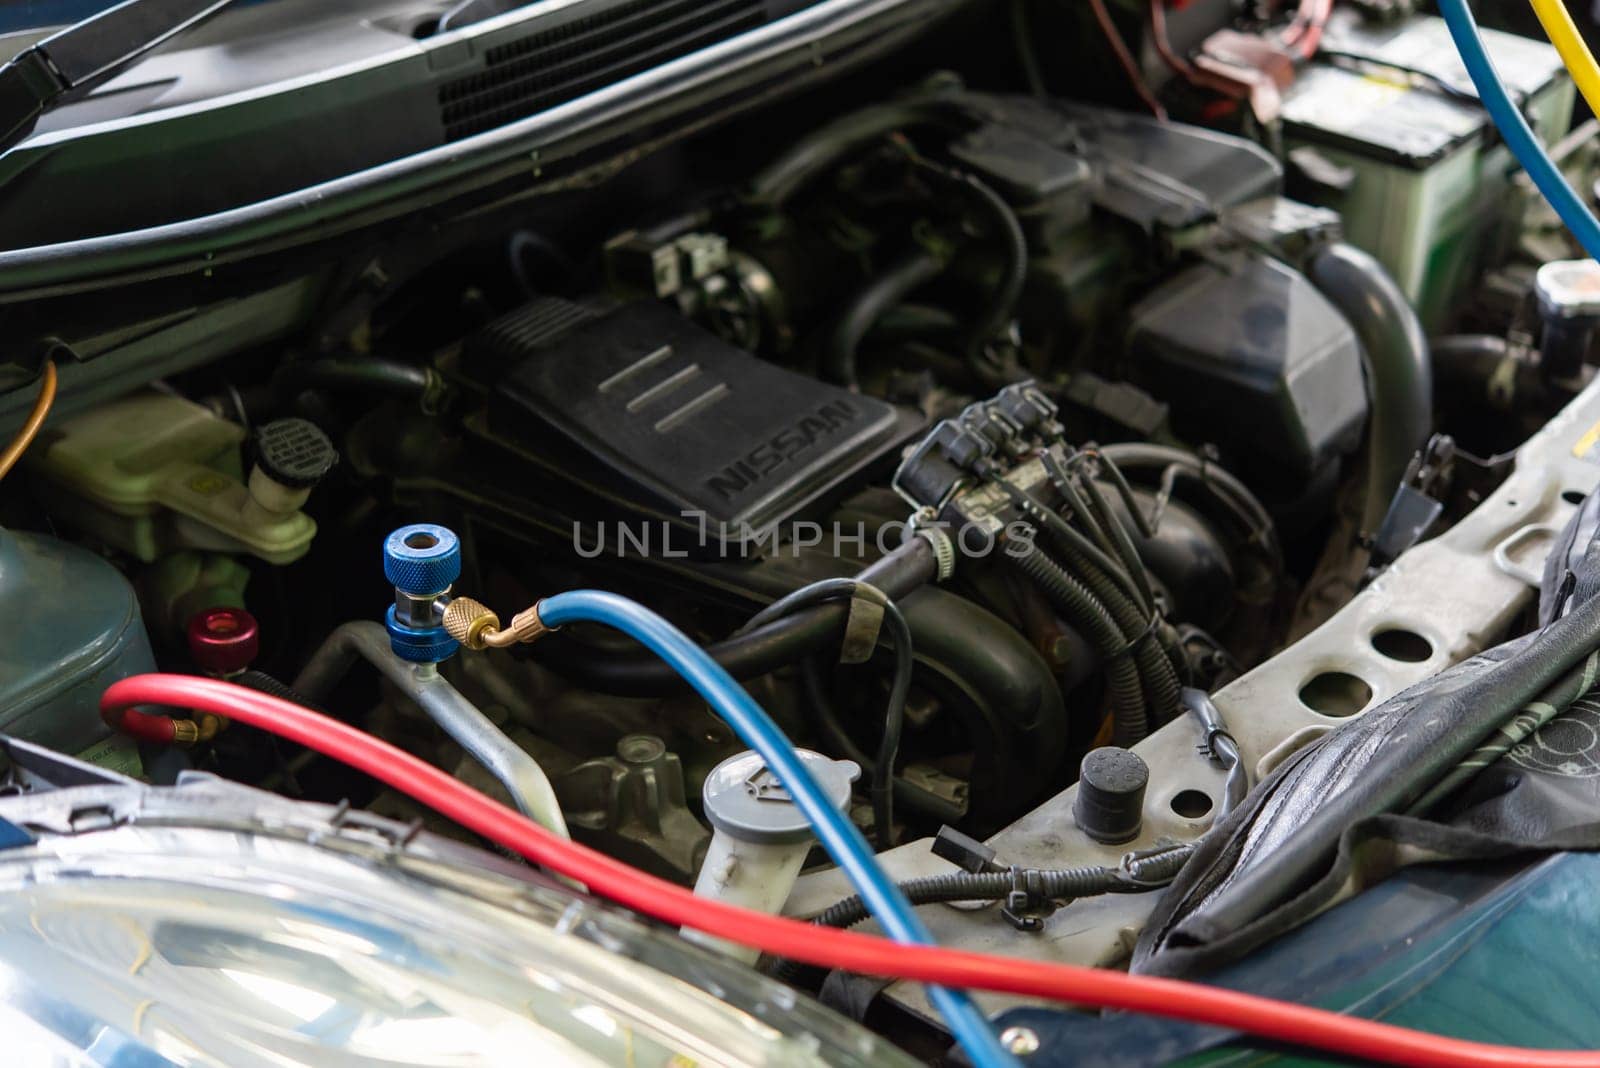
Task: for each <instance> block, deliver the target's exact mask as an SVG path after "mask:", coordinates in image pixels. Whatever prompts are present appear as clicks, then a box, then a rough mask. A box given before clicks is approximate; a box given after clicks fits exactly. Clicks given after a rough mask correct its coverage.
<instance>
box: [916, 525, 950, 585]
mask: <svg viewBox="0 0 1600 1068" xmlns="http://www.w3.org/2000/svg"><path fill="white" fill-rule="evenodd" d="M906 522H907V524H908V525H909V526H910V527H911V536H912V537H915V538H921V539H922V540H923V541H925V542H927V543H928V547H929V548H931V549H932V550H933V563H934V576H933V577H934V581H935V582H944V581H946V580H947V579H949V578H950V576H951V575H954V574H955V573H956V543H955V539H954V538H952V537H950V534H949V532H947V531H946V530H945V529H944V527H942V526H940V525H939V523H938V518H937V513H936V512H935V511H934V510H933V509H932V508H918V509H917V510H916V511H915V512H912V513H911V518H910V519H908V520H907V521H906Z"/></svg>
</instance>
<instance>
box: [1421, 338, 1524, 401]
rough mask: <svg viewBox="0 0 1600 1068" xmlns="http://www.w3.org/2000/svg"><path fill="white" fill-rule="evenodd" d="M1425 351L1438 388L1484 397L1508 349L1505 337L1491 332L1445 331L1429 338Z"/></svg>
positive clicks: (1503, 361)
mask: <svg viewBox="0 0 1600 1068" xmlns="http://www.w3.org/2000/svg"><path fill="white" fill-rule="evenodd" d="M1428 351H1429V352H1430V353H1431V354H1432V357H1433V373H1434V374H1435V375H1437V376H1438V384H1439V386H1440V387H1441V388H1443V387H1450V388H1452V389H1460V390H1466V391H1469V392H1473V393H1476V394H1478V395H1480V396H1484V395H1487V394H1488V391H1489V383H1490V382H1491V381H1492V380H1493V379H1494V377H1495V375H1496V374H1498V373H1500V368H1501V367H1502V366H1504V364H1505V362H1506V359H1507V356H1508V351H1509V350H1508V346H1507V345H1506V339H1505V338H1503V337H1496V336H1495V335H1493V334H1449V335H1446V336H1444V337H1436V338H1434V339H1432V340H1431V341H1429V342H1428ZM1513 384H1515V383H1513Z"/></svg>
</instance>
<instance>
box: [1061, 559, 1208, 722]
mask: <svg viewBox="0 0 1600 1068" xmlns="http://www.w3.org/2000/svg"><path fill="white" fill-rule="evenodd" d="M1065 556H1066V559H1067V563H1068V564H1069V565H1070V566H1071V568H1072V571H1073V573H1074V574H1075V575H1076V577H1077V578H1078V579H1080V580H1081V581H1082V582H1083V584H1084V585H1085V586H1087V587H1088V589H1089V592H1090V593H1092V594H1094V596H1095V597H1096V599H1098V600H1099V601H1100V603H1101V604H1103V605H1105V608H1106V611H1107V612H1109V613H1110V614H1111V618H1112V620H1113V621H1114V622H1115V623H1116V625H1117V628H1118V629H1119V630H1120V631H1121V632H1122V638H1123V641H1124V642H1126V643H1127V647H1128V648H1130V649H1131V650H1132V655H1133V663H1134V667H1135V668H1137V669H1138V672H1139V682H1140V685H1141V686H1142V687H1143V689H1144V695H1145V698H1146V711H1147V712H1148V713H1152V714H1154V716H1155V718H1156V722H1158V723H1165V722H1166V721H1167V720H1169V719H1171V718H1172V717H1173V716H1175V715H1177V714H1178V691H1179V690H1180V689H1181V688H1182V683H1181V682H1180V681H1179V680H1178V671H1177V668H1176V666H1175V665H1176V664H1178V663H1181V662H1182V660H1181V658H1180V657H1178V656H1175V655H1174V654H1173V653H1172V652H1171V651H1169V650H1168V649H1167V648H1166V646H1165V644H1164V640H1165V639H1167V638H1168V637H1169V636H1170V632H1169V631H1166V630H1164V629H1163V627H1162V620H1161V619H1160V618H1158V617H1155V616H1151V615H1147V614H1146V613H1144V612H1143V611H1141V610H1140V609H1139V606H1138V605H1137V604H1136V603H1135V602H1134V601H1133V600H1132V599H1131V598H1130V597H1128V596H1127V594H1126V593H1124V592H1123V591H1122V590H1121V589H1119V588H1118V587H1117V584H1116V583H1115V582H1113V581H1112V579H1111V577H1110V576H1109V575H1107V574H1106V573H1105V572H1103V571H1101V570H1100V569H1099V568H1098V567H1096V566H1095V565H1094V564H1093V563H1092V562H1091V561H1088V560H1085V559H1082V558H1080V557H1078V556H1076V554H1075V553H1074V552H1073V551H1072V550H1070V549H1068V550H1066V551H1065Z"/></svg>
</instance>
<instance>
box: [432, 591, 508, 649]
mask: <svg viewBox="0 0 1600 1068" xmlns="http://www.w3.org/2000/svg"><path fill="white" fill-rule="evenodd" d="M444 629H445V633H446V634H448V635H450V637H452V638H454V639H455V640H456V641H458V642H460V643H461V644H462V645H465V646H466V647H467V648H468V649H483V648H485V647H486V646H487V644H488V643H487V642H486V640H485V639H486V637H487V636H488V635H490V634H494V633H495V632H497V631H499V629H500V617H499V616H497V615H495V614H494V611H493V610H492V609H490V608H489V606H488V605H485V604H483V603H481V602H479V601H474V600H473V599H472V598H471V597H456V598H454V599H452V600H451V602H450V603H449V604H448V605H446V606H445V609H444Z"/></svg>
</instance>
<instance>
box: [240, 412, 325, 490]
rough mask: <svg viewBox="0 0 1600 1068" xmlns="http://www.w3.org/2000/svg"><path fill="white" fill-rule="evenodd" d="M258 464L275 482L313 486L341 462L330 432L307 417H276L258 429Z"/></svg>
mask: <svg viewBox="0 0 1600 1068" xmlns="http://www.w3.org/2000/svg"><path fill="white" fill-rule="evenodd" d="M255 447H256V463H258V464H259V465H260V466H261V471H262V473H263V474H265V475H266V476H267V477H268V478H270V479H272V481H274V482H276V483H278V484H279V485H280V486H286V487H288V488H289V489H310V488H311V487H312V486H315V485H316V484H317V483H318V482H321V481H322V479H323V476H324V475H326V474H327V473H328V472H329V471H332V470H333V466H334V465H335V464H337V463H338V462H339V453H338V450H336V449H335V448H334V447H333V442H331V441H329V440H328V435H326V434H324V433H323V432H322V431H321V430H318V429H317V426H316V424H315V423H312V422H310V421H309V420H306V419H274V420H273V421H272V422H270V423H267V424H266V425H265V426H263V427H261V428H260V429H259V430H257V431H256V435H255Z"/></svg>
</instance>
